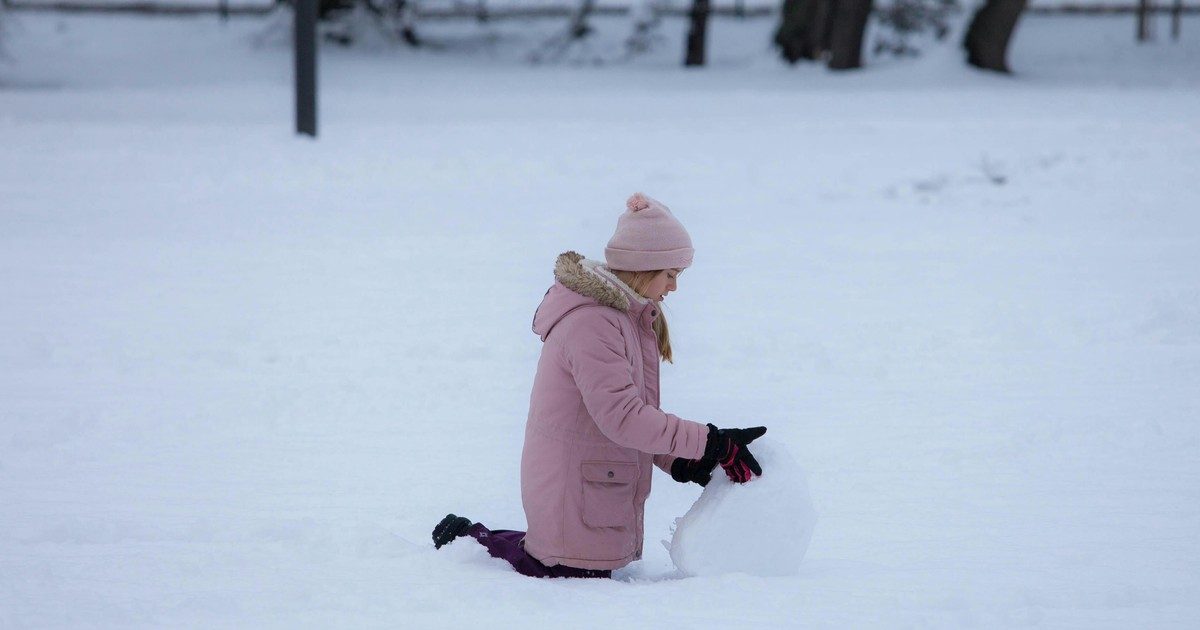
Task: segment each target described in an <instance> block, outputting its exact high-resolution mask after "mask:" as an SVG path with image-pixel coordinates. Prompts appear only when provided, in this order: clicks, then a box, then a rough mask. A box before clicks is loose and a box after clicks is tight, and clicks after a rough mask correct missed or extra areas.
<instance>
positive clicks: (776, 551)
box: [664, 439, 817, 577]
mask: <svg viewBox="0 0 1200 630" xmlns="http://www.w3.org/2000/svg"><path fill="white" fill-rule="evenodd" d="M750 447H751V448H750V450H751V452H752V453H753V454H754V458H755V460H757V461H758V463H759V465H760V466H761V467H762V470H763V474H762V476H759V477H755V478H754V479H752V480H751V481H749V482H747V483H745V484H735V483H733V482H731V481H730V480H729V478H728V477H726V476H725V475H724V474H723V473H722V471H721V469H720V468H718V469H717V470H716V471H715V474H714V475H713V479H712V481H710V482H709V483H708V485H707V486H705V488H704V492H703V493H701V495H700V498H699V499H696V503H695V504H693V505H692V507H691V509H689V510H688V511H687V514H684V515H683V517H682V518H679V519H676V521H675V531H674V533H673V534H672V535H671V542H670V543H669V544H668V548H669V550H670V552H671V561H672V562H674V563H675V567H676V568H677V569H679V571H680V572H681V573H683V574H684V575H688V576H697V575H721V574H724V573H745V574H748V575H757V576H763V577H772V576H787V575H796V574H797V573H799V572H800V562H801V561H802V560H804V554H805V553H806V552H807V551H808V545H809V542H810V541H811V540H812V535H813V528H814V527H816V524H817V512H816V509H814V508H813V503H812V499H811V498H810V497H809V494H808V478H807V476H806V475H805V474H804V470H803V469H802V468H801V467H800V466H799V465H798V464H797V463H796V460H795V458H793V457H792V454H791V453H790V452H789V451H788V449H787V447H785V446H784V445H783V444H779V443H777V442H775V441H774V440H770V439H760V440H758V441H756V442H754V444H752V445H750ZM664 543H665V541H664Z"/></svg>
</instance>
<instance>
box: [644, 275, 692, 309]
mask: <svg viewBox="0 0 1200 630" xmlns="http://www.w3.org/2000/svg"><path fill="white" fill-rule="evenodd" d="M681 273H683V270H682V269H663V270H662V271H660V272H658V275H656V276H654V279H653V280H651V281H650V284H647V285H646V288H644V289H642V296H643V297H648V298H650V299H651V300H654V301H655V302H661V301H663V300H664V299H666V297H667V294H668V293H670V292H672V291H674V290H675V288H676V287H677V286H678V285H677V283H676V280H677V279H678V278H679V274H681Z"/></svg>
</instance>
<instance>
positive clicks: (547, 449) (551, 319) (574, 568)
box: [433, 193, 767, 577]
mask: <svg viewBox="0 0 1200 630" xmlns="http://www.w3.org/2000/svg"><path fill="white" fill-rule="evenodd" d="M626 208H627V209H626V212H625V213H623V214H622V215H621V216H620V218H618V219H617V231H616V233H615V234H613V237H612V239H611V240H610V241H609V242H608V247H607V248H606V249H605V250H604V257H605V261H606V263H607V264H601V263H599V262H596V261H592V260H585V259H584V258H583V256H580V255H579V254H577V253H575V252H566V253H564V254H562V255H560V256H559V257H558V261H557V262H556V263H555V265H554V280H555V282H554V285H553V286H551V287H550V290H548V291H547V292H546V296H545V298H543V299H542V303H541V306H539V307H538V309H537V312H535V313H534V316H533V331H534V332H535V333H536V334H537V335H538V336H539V337H541V339H542V342H543V345H542V355H541V359H540V360H539V361H538V367H537V374H536V375H535V376H534V381H533V394H532V395H531V396H530V402H529V417H528V420H527V422H526V425H525V449H524V452H523V454H522V456H521V500H522V502H523V503H524V507H525V516H526V518H527V521H528V523H529V531H528V532H518V531H510V530H496V531H492V530H489V529H488V528H486V527H484V526H483V525H482V524H481V523H472V522H471V521H470V520H469V519H467V518H464V517H461V516H455V515H454V514H449V515H447V516H446V518H444V519H442V522H440V523H438V525H437V526H436V527H435V528H434V530H433V542H434V546H435V547H437V548H441V547H442V545H445V544H446V543H448V542H450V541H452V540H454V539H455V538H458V537H460V536H471V537H473V538H475V539H476V540H477V541H479V542H480V543H481V544H482V545H484V546H485V547H487V549H488V552H489V553H490V554H491V555H493V556H495V557H497V558H503V559H505V560H507V561H508V562H509V563H511V564H512V565H513V567H514V568H515V569H516V570H517V571H519V572H520V573H522V574H524V575H529V576H534V577H610V576H611V575H612V570H613V569H617V568H620V567H623V566H625V565H627V564H629V563H630V562H632V561H634V560H637V559H639V558H641V557H642V538H643V535H642V532H643V525H642V517H643V512H642V511H643V507H644V505H645V503H646V497H647V496H648V495H649V494H650V478H651V464H652V463H653V464H654V465H657V466H658V467H659V468H661V469H663V470H664V471H666V472H668V473H670V475H671V477H672V478H673V479H674V480H675V481H678V482H680V483H687V482H695V483H698V484H700V485H701V486H704V485H705V484H707V483H708V481H709V479H710V478H711V475H712V471H713V469H714V468H715V467H716V466H717V465H720V466H721V467H722V468H723V469H724V471H725V474H726V475H728V476H729V478H730V479H732V480H733V481H735V482H738V483H743V482H746V481H748V480H750V478H751V475H752V474H753V475H761V474H762V468H761V467H760V466H759V465H758V462H757V461H755V459H754V456H753V455H751V454H750V450H749V449H748V448H746V445H747V444H749V443H750V442H752V441H754V440H755V439H756V438H758V437H759V436H761V435H762V434H764V433H766V431H767V429H766V428H765V427H755V428H753V429H718V428H716V427H715V426H713V425H711V424H709V425H704V424H700V423H697V422H692V421H690V420H684V419H683V418H680V417H678V416H674V415H672V414H669V413H665V412H663V411H662V410H660V409H659V408H658V404H659V389H658V385H659V379H658V369H659V361H660V360H662V359H665V360H667V361H671V360H672V357H671V337H670V335H669V334H668V332H667V320H666V318H664V317H663V314H662V312H661V308H660V303H661V302H662V301H663V300H664V299H665V298H666V296H667V294H669V293H671V292H672V291H674V290H675V289H676V286H677V282H678V277H679V274H680V273H682V272H683V270H684V269H686V268H688V267H689V266H691V264H692V254H693V251H694V250H693V249H692V239H691V237H690V236H688V233H687V231H686V230H684V228H683V225H682V224H681V223H680V222H679V221H678V220H677V219H676V218H675V217H674V215H672V214H671V211H670V210H669V209H668V208H667V207H666V206H664V205H663V204H661V203H659V202H658V201H656V200H654V199H651V198H649V197H647V196H645V195H643V194H641V193H637V194H635V195H633V196H632V197H630V198H629V200H628V201H627V202H626Z"/></svg>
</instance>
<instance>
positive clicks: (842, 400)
mask: <svg viewBox="0 0 1200 630" xmlns="http://www.w3.org/2000/svg"><path fill="white" fill-rule="evenodd" d="M271 24H273V22H272V20H271V19H266V20H257V19H243V20H231V21H230V22H229V23H228V24H226V25H224V26H222V25H221V23H220V22H219V21H218V20H217V19H216V18H215V17H212V18H200V17H195V18H187V19H182V18H181V19H165V18H162V19H153V20H151V19H141V18H134V17H96V16H91V17H89V16H59V15H54V14H47V13H37V14H33V13H22V12H9V13H6V14H5V31H4V32H5V35H4V37H5V44H4V49H5V51H6V55H7V56H6V57H3V58H2V59H0V86H2V87H0V523H3V527H0V627H3V628H9V627H12V628H31V627H32V628H60V627H80V626H86V627H254V628H292V627H305V626H308V627H330V626H335V627H405V628H426V627H432V626H434V625H436V626H437V627H467V626H483V625H486V626H488V627H494V628H515V627H522V628H524V627H528V626H529V625H530V624H531V623H534V624H539V625H545V626H546V627H571V628H577V627H578V628H588V627H617V626H620V627H628V628H655V629H661V628H673V627H692V626H696V625H709V624H712V625H717V624H727V623H733V622H739V623H742V624H745V625H753V626H755V627H762V628H782V627H808V626H813V627H840V628H845V627H854V628H860V627H962V626H970V625H973V626H976V627H1013V626H1022V625H1041V626H1043V627H1054V628H1064V627H1086V628H1102V627H1111V628H1149V627H1152V628H1192V627H1196V626H1197V625H1200V571H1198V570H1197V567H1198V566H1200V536H1197V532H1200V458H1197V457H1196V454H1197V452H1200V423H1197V421H1196V420H1197V418H1198V417H1200V385H1198V383H1200V285H1198V284H1197V273H1196V270H1197V269H1198V268H1200V214H1197V213H1196V208H1200V188H1198V186H1197V166H1196V165H1197V164H1200V141H1198V139H1200V65H1198V64H1196V63H1195V59H1196V58H1198V55H1200V47H1198V46H1200V38H1197V37H1195V36H1194V35H1195V34H1196V33H1200V21H1197V19H1196V18H1194V17H1189V18H1187V19H1185V22H1184V25H1183V33H1184V37H1183V39H1182V40H1181V41H1180V42H1179V43H1177V44H1171V43H1167V42H1160V43H1156V44H1152V45H1145V46H1137V45H1135V44H1134V43H1133V41H1132V39H1133V24H1132V18H1128V17H1126V18H1119V19H1117V18H1094V19H1089V18H1065V17H1062V18H1039V17H1035V16H1028V17H1027V19H1025V20H1023V21H1022V24H1021V27H1020V30H1019V31H1018V32H1017V34H1016V39H1015V41H1014V49H1013V59H1012V65H1013V67H1014V68H1015V69H1017V70H1018V72H1019V74H1018V75H1016V76H1014V77H995V76H989V75H985V74H981V73H976V72H972V71H970V70H968V69H966V68H964V67H963V66H962V64H961V62H960V60H959V59H958V58H957V55H958V53H957V51H955V50H954V49H953V48H952V47H948V48H946V49H945V50H944V51H940V52H939V51H934V52H931V53H930V54H928V55H926V56H925V57H924V58H922V59H918V60H872V65H871V66H870V67H869V68H867V69H865V70H864V71H862V72H857V73H851V74H849V75H835V74H831V73H829V72H826V71H824V70H822V69H820V68H816V67H811V66H801V67H797V68H786V67H783V66H780V65H779V64H778V63H777V62H776V61H775V60H774V58H773V57H772V55H771V53H770V51H769V50H768V48H767V45H766V42H767V38H768V35H769V31H770V27H771V24H770V23H769V21H757V22H756V21H746V22H737V21H732V20H721V21H718V22H717V23H715V24H714V30H713V40H712V44H713V66H712V67H711V68H708V69H706V70H704V71H700V72H689V71H684V70H682V69H680V68H679V67H678V63H679V55H680V51H681V50H682V47H681V45H680V42H679V38H680V37H681V33H682V30H683V28H684V26H683V24H682V22H669V23H667V26H666V27H665V28H664V31H663V34H664V36H665V37H666V38H667V41H665V42H664V43H663V44H662V46H661V47H660V48H659V49H656V50H655V51H654V52H653V53H652V54H650V55H649V56H646V57H643V58H639V59H636V60H634V61H632V62H629V63H624V64H615V63H610V64H605V65H602V66H598V67H592V66H590V65H589V66H581V65H575V64H572V63H564V64H561V65H552V66H542V67H530V66H528V65H526V64H524V63H523V62H522V60H523V59H524V57H525V55H526V54H527V52H528V50H529V49H530V47H531V46H532V45H534V44H535V43H536V40H535V38H530V37H529V36H527V35H524V34H523V31H522V30H521V29H522V28H523V25H521V24H518V23H507V24H492V25H484V26H478V25H475V24H465V23H464V24H445V25H443V26H440V27H439V28H438V30H437V31H436V32H431V33H430V36H434V35H436V36H437V38H438V39H439V41H440V42H442V44H443V45H444V46H443V47H442V48H440V49H438V50H425V51H418V52H414V51H409V50H407V49H404V48H403V47H391V46H387V45H383V44H379V43H377V44H373V45H368V46H364V47H362V48H355V49H341V48H338V47H335V46H326V47H324V48H323V53H322V54H323V57H322V60H321V80H320V85H321V89H322V96H321V109H320V113H321V137H320V139H319V140H317V141H315V142H314V141H309V140H302V139H297V138H295V137H293V136H292V135H291V132H290V116H291V113H292V110H291V107H292V100H291V92H290V84H289V82H290V68H291V66H290V63H291V56H290V54H289V52H288V50H287V49H286V47H283V46H281V45H277V44H273V43H270V40H269V38H268V39H267V41H263V39H262V38H260V37H259V36H260V35H261V34H262V33H263V31H264V30H265V29H267V28H268V27H269V26H270V25H271ZM539 24H540V23H539ZM550 26H551V25H549V24H544V25H540V26H539V25H534V26H533V27H531V28H534V29H535V30H536V29H548V28H549V27H550ZM600 26H601V27H602V32H601V36H602V37H610V38H611V39H612V41H619V40H620V39H621V37H623V36H624V34H625V32H624V30H623V29H624V27H625V26H626V24H625V23H623V22H621V23H617V22H604V23H601V24H600ZM1161 32H1163V31H1161V30H1160V33H1161ZM594 50H595V51H598V52H601V53H607V52H608V50H609V49H608V48H607V47H605V46H596V47H595V49H594ZM635 190H644V191H645V192H647V193H648V194H651V195H653V196H655V197H656V198H660V199H662V200H663V201H664V202H665V203H667V204H669V205H670V206H671V208H672V210H673V211H675V212H676V214H677V215H678V216H680V217H681V218H682V220H684V221H685V223H686V225H687V226H688V228H689V230H690V232H691V235H692V238H693V240H694V242H695V244H696V247H697V255H696V264H695V266H694V267H693V268H691V269H689V270H688V271H687V272H686V273H685V274H684V275H683V276H682V277H681V280H680V288H679V291H678V292H676V293H674V294H672V296H671V297H670V299H669V300H668V304H667V310H668V315H669V317H670V321H671V327H672V341H673V345H674V349H675V352H676V356H677V363H676V364H675V365H668V366H664V370H663V384H662V385H663V406H664V408H665V409H667V410H668V411H671V412H673V413H675V414H678V415H680V416H682V417H685V418H689V419H695V420H698V421H701V422H713V423H714V424H717V425H718V426H757V425H760V424H761V425H766V426H768V427H770V433H769V434H768V435H769V436H770V437H771V438H773V439H775V440H778V441H779V442H780V443H782V444H786V445H787V447H788V449H789V450H790V451H791V453H792V455H793V456H794V458H795V459H796V460H797V462H798V463H799V464H800V465H802V466H803V468H804V469H805V470H806V471H807V473H808V475H809V483H810V486H811V489H812V498H813V500H814V503H815V507H816V509H817V511H818V512H819V513H820V515H821V521H820V526H819V527H817V528H816V530H815V532H814V534H813V537H812V541H811V544H810V546H809V549H808V552H807V554H806V556H805V559H804V562H803V563H802V564H801V569H800V572H799V574H797V575H794V576H787V577H770V578H766V577H760V576H752V575H746V574H722V575H711V576H700V577H694V578H686V579H679V578H678V574H677V571H676V569H675V567H674V565H673V563H672V561H671V558H670V555H669V553H668V552H667V550H666V549H664V548H662V546H661V545H660V544H658V541H659V540H661V539H663V538H666V537H668V536H669V535H670V526H671V523H672V521H673V519H674V518H676V517H678V516H680V515H682V514H684V513H686V512H687V510H688V509H689V507H690V506H691V505H692V504H693V503H694V501H695V500H696V498H697V496H698V495H699V492H698V488H696V487H695V486H694V485H682V484H676V483H673V482H672V481H671V480H670V479H669V478H668V477H666V476H665V475H661V474H657V473H656V475H657V476H656V478H655V486H654V490H653V493H652V494H651V497H650V500H649V503H648V504H647V508H646V520H645V524H646V539H647V541H648V544H647V545H646V546H645V557H644V559H643V560H642V561H640V562H637V563H634V564H633V565H630V566H629V567H627V568H626V569H624V570H622V571H620V572H619V573H618V574H617V579H615V580H612V581H598V582H569V581H561V580H545V581H537V580H531V579H527V578H523V577H521V576H519V575H516V574H514V573H513V572H512V571H511V570H510V569H509V568H508V567H507V566H506V565H504V563H503V562H502V561H499V560H495V559H493V558H490V557H488V556H487V555H486V552H485V551H484V550H483V549H482V547H478V546H475V547H472V546H470V545H463V544H461V543H463V542H467V541H460V542H459V543H456V544H455V545H452V546H451V547H449V548H445V549H442V550H440V551H437V552H435V551H434V550H433V548H432V544H431V543H430V539H429V535H430V530H431V529H432V527H433V525H434V524H436V523H437V522H438V521H439V520H440V519H441V518H442V517H443V516H444V515H445V514H446V513H448V512H454V513H456V514H461V515H465V516H467V517H468V518H472V519H474V520H478V521H482V522H484V523H485V524H486V525H488V526H489V527H491V528H494V529H500V528H511V529H521V528H522V527H523V526H524V515H523V513H522V511H521V506H520V493H519V479H518V470H519V469H518V463H519V456H520V449H521V442H522V435H523V426H524V420H525V413H526V409H527V405H528V394H529V388H530V384H531V380H532V376H533V371H534V366H535V364H536V359H537V356H538V352H539V349H540V346H539V343H538V342H537V339H536V338H535V337H534V336H533V335H532V334H531V333H530V332H529V321H530V318H531V316H532V313H533V309H534V308H535V307H536V305H537V303H538V301H539V300H540V298H541V297H542V294H543V293H544V291H545V289H546V287H547V286H549V284H550V282H551V267H552V264H553V260H554V257H555V256H556V255H557V254H558V253H559V252H561V251H564V250H567V249H576V250H578V251H580V252H581V253H584V254H585V255H588V256H593V257H595V256H599V255H601V253H602V248H603V245H604V243H605V241H606V240H607V238H608V236H609V234H610V232H611V229H612V227H613V225H614V222H615V218H616V215H617V213H618V212H619V211H620V209H621V207H622V203H623V201H624V199H625V198H626V196H628V194H629V193H631V192H633V191H635Z"/></svg>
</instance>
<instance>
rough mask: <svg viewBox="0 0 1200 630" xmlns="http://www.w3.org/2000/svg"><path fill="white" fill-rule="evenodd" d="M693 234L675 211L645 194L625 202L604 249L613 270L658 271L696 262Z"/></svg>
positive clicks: (609, 265) (635, 195) (637, 194)
mask: <svg viewBox="0 0 1200 630" xmlns="http://www.w3.org/2000/svg"><path fill="white" fill-rule="evenodd" d="M695 251H696V250H694V249H692V237H690V236H688V233H687V230H685V229H683V224H682V223H680V222H679V220H678V219H676V218H675V215H673V214H671V210H670V209H669V208H667V207H666V206H664V205H663V204H662V203H660V202H658V201H657V200H655V199H651V198H650V197H647V196H646V195H643V194H642V193H634V194H633V196H632V197H630V198H629V199H628V200H627V201H626V202H625V212H624V213H622V214H621V216H620V217H618V218H617V231H616V232H615V233H614V234H613V236H612V238H611V239H609V241H608V247H606V248H604V259H605V262H606V263H607V264H608V268H609V269H618V270H621V271H656V270H659V269H684V268H686V267H690V266H691V265H692V255H693V254H694V253H695Z"/></svg>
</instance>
